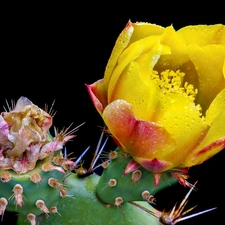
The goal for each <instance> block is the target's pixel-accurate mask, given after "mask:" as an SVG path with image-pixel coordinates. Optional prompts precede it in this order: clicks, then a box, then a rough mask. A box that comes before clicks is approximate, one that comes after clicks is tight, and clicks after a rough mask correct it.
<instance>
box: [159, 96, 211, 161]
mask: <svg viewBox="0 0 225 225" xmlns="http://www.w3.org/2000/svg"><path fill="white" fill-rule="evenodd" d="M156 112H157V114H156V115H155V117H156V118H155V121H156V123H159V124H161V125H162V126H163V127H165V129H166V130H167V131H168V132H169V133H170V134H173V135H174V138H175V140H176V151H174V152H172V151H170V158H169V156H168V158H167V159H168V160H169V159H170V161H172V162H174V164H175V163H176V164H179V163H180V164H182V163H183V161H184V160H185V158H186V157H187V156H188V155H189V154H190V152H192V150H193V149H194V148H195V147H196V145H197V144H198V143H199V142H200V141H201V139H203V138H204V135H205V133H206V132H207V130H208V125H207V124H206V123H205V122H204V120H203V119H202V118H201V117H200V112H199V110H198V108H197V107H196V106H195V104H194V103H193V101H192V99H191V98H190V97H188V96H185V95H184V94H178V93H167V94H166V95H162V96H161V98H160V103H159V104H158V108H157V109H156Z"/></svg>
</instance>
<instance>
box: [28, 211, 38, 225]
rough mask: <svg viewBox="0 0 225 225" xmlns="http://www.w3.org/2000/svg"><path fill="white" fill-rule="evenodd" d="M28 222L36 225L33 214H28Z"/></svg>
mask: <svg viewBox="0 0 225 225" xmlns="http://www.w3.org/2000/svg"><path fill="white" fill-rule="evenodd" d="M27 220H28V221H29V222H30V224H31V225H36V216H35V215H34V214H33V213H28V214H27Z"/></svg>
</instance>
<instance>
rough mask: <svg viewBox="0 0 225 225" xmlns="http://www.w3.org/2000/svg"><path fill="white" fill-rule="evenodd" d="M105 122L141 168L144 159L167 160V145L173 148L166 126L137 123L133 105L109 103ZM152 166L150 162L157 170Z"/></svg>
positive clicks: (104, 113) (118, 102) (120, 102)
mask: <svg viewBox="0 0 225 225" xmlns="http://www.w3.org/2000/svg"><path fill="white" fill-rule="evenodd" d="M103 119H104V121H105V123H106V126H107V127H108V129H109V130H110V132H111V134H112V135H113V136H114V137H115V138H116V139H117V140H118V141H119V142H120V143H121V145H122V146H124V149H125V151H127V152H128V153H129V154H130V155H131V156H132V157H134V159H135V161H136V162H137V163H139V164H140V165H142V163H143V164H144V165H146V161H144V159H145V160H147V161H151V160H154V159H155V158H157V159H158V160H159V161H161V160H162V161H164V160H163V158H164V155H166V154H167V152H166V151H167V150H168V149H169V150H170V148H169V147H168V146H171V145H174V139H173V137H172V136H171V135H170V134H169V133H168V132H167V131H166V130H165V129H164V128H163V127H161V126H160V125H158V124H156V123H153V122H148V121H142V120H137V119H136V118H135V117H134V114H133V112H132V107H131V105H130V104H129V103H128V102H126V101H124V100H116V101H114V102H112V103H111V104H109V105H108V106H107V107H106V108H105V110H104V112H103ZM165 161H166V160H165ZM153 162H154V161H153ZM153 164H154V163H152V164H151V163H150V166H149V167H148V168H149V169H152V168H154V167H153V166H152V167H151V165H153ZM160 165H163V166H161V167H160V166H159V167H158V169H160V171H161V169H162V168H163V169H165V168H166V166H164V164H160ZM167 165H169V164H167ZM142 166H143V165H142ZM171 166H172V165H170V167H171ZM167 169H169V168H167ZM154 172H155V171H154ZM158 172H159V171H158Z"/></svg>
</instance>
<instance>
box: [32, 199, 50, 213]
mask: <svg viewBox="0 0 225 225" xmlns="http://www.w3.org/2000/svg"><path fill="white" fill-rule="evenodd" d="M35 205H36V206H37V207H38V208H39V209H40V210H41V211H42V212H44V213H45V214H46V215H48V214H49V213H50V211H49V209H48V208H47V206H46V205H45V202H44V201H43V200H37V201H36V203H35Z"/></svg>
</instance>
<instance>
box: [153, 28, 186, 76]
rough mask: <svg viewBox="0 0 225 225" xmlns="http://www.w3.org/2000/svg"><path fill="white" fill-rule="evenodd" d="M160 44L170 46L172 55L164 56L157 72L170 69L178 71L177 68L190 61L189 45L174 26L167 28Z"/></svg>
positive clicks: (157, 66)
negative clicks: (188, 54)
mask: <svg viewBox="0 0 225 225" xmlns="http://www.w3.org/2000/svg"><path fill="white" fill-rule="evenodd" d="M160 43H161V44H162V45H164V46H169V48H170V50H171V54H168V55H164V56H162V57H161V58H160V60H159V61H158V63H157V65H156V67H155V70H157V71H159V72H162V71H163V70H165V69H168V68H169V69H171V70H177V68H179V67H180V66H181V65H182V64H184V63H185V62H186V61H188V56H187V45H186V43H185V41H184V40H183V39H182V37H181V36H180V35H178V34H177V33H176V31H175V30H174V28H173V27H172V26H169V27H166V29H165V32H164V33H163V34H162V35H161V37H160Z"/></svg>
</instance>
